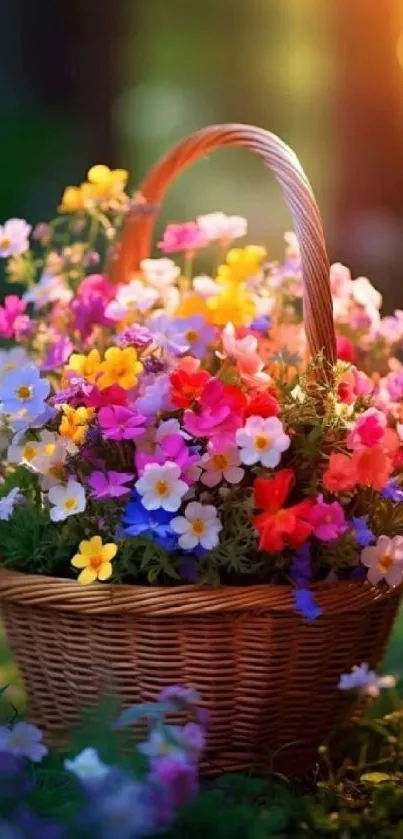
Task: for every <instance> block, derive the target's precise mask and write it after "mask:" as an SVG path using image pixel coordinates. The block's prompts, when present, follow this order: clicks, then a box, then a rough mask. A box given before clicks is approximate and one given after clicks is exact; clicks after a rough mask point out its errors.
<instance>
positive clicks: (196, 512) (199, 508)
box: [185, 501, 203, 521]
mask: <svg viewBox="0 0 403 839" xmlns="http://www.w3.org/2000/svg"><path fill="white" fill-rule="evenodd" d="M185 515H186V518H187V519H188V521H193V519H198V518H201V517H202V515H203V505H202V504H200V501H191V502H190V504H188V505H187V507H186V510H185Z"/></svg>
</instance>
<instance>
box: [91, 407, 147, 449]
mask: <svg viewBox="0 0 403 839" xmlns="http://www.w3.org/2000/svg"><path fill="white" fill-rule="evenodd" d="M145 419H146V418H145V417H144V416H143V415H142V414H138V413H137V412H136V411H132V410H131V409H130V408H125V407H124V406H123V405H112V406H111V407H110V408H101V410H100V412H99V414H98V420H99V424H100V426H101V428H102V433H103V436H104V437H105V439H106V440H134V438H135V437H139V436H140V435H141V434H144V431H145V428H144V423H145Z"/></svg>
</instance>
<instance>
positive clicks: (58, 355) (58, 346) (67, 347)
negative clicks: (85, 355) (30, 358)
mask: <svg viewBox="0 0 403 839" xmlns="http://www.w3.org/2000/svg"><path fill="white" fill-rule="evenodd" d="M73 349H74V347H73V344H72V343H71V341H70V338H67V336H66V335H59V336H58V337H57V338H55V340H54V341H53V342H52V343H51V344H49V346H48V348H47V351H46V355H45V358H44V360H43V362H42V364H41V370H42V373H50V372H51V371H52V370H57V368H58V367H63V365H64V364H66V361H68V359H69V358H70V356H71V353H72V352H73Z"/></svg>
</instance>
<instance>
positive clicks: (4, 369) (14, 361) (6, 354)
mask: <svg viewBox="0 0 403 839" xmlns="http://www.w3.org/2000/svg"><path fill="white" fill-rule="evenodd" d="M26 364H29V357H28V355H27V353H26V352H25V350H23V349H22V348H21V347H14V348H13V349H11V350H0V379H1V377H2V376H4V375H5V374H6V373H10V371H11V370H17V369H18V368H19V367H24V366H25V365H26Z"/></svg>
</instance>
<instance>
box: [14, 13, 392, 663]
mask: <svg viewBox="0 0 403 839" xmlns="http://www.w3.org/2000/svg"><path fill="white" fill-rule="evenodd" d="M402 30H403V0H326V2H324V0H247V2H246V0H203V2H196V0H148V2H145V0H113V2H112V0H97V2H96V3H94V2H93V0H57V2H55V0H13V2H8V3H7V2H3V3H2V4H1V27H0V109H1V128H0V166H1V173H0V223H1V222H2V221H3V220H5V219H6V218H8V217H10V216H13V215H17V216H22V217H25V218H27V219H28V221H29V222H31V223H32V222H37V221H40V220H42V219H46V218H48V217H49V216H51V215H52V214H53V213H54V209H55V207H56V205H57V203H58V199H59V196H60V194H61V192H62V190H63V187H64V186H65V185H66V184H68V183H77V182H80V181H81V180H82V179H84V176H85V173H86V170H87V169H88V167H89V166H90V165H92V164H93V163H99V162H102V163H107V164H108V165H110V166H119V167H126V168H128V169H129V170H130V172H131V183H132V185H133V186H134V185H136V184H138V183H140V182H141V178H142V176H143V175H144V173H145V171H146V169H147V167H148V166H149V165H150V164H152V163H153V161H155V160H156V159H157V158H158V157H159V156H160V155H161V154H162V153H163V152H164V151H165V150H167V149H169V147H170V146H171V145H172V144H174V143H175V142H176V141H177V140H178V139H180V138H181V137H182V136H184V135H186V134H187V133H189V132H192V131H194V130H196V129H198V128H201V127H202V126H204V125H206V124H208V123H215V122H226V121H235V122H249V123H256V124H258V125H261V126H263V127H265V128H267V129H270V130H272V131H275V132H277V133H278V134H280V136H281V137H282V138H283V139H284V140H285V141H286V142H288V143H289V144H290V145H291V146H292V147H293V148H294V149H295V151H296V152H297V154H298V156H299V157H300V159H301V162H302V164H303V165H304V167H305V169H306V171H307V173H308V176H309V178H310V180H311V182H312V184H313V187H314V190H315V192H316V195H317V198H318V200H319V203H320V206H321V208H322V212H323V216H324V221H325V229H326V234H327V239H328V246H329V252H330V256H331V259H332V261H342V262H346V263H347V264H348V265H350V267H351V268H352V270H353V272H354V273H355V274H356V275H359V274H364V275H367V276H369V277H370V279H371V280H372V282H373V283H374V284H375V285H376V286H377V287H378V288H379V289H380V290H381V291H382V293H383V295H384V303H385V309H386V311H388V310H390V309H392V308H393V307H402V308H403V286H402V267H401V266H402V262H403V235H402V228H403V120H402V117H403V37H402ZM217 209H222V210H224V211H227V212H232V213H242V214H244V215H246V216H247V217H248V219H249V222H250V236H251V240H252V241H255V242H257V243H265V244H266V245H267V246H268V248H269V253H270V254H271V255H272V256H273V257H277V256H279V255H280V254H281V252H282V247H283V243H282V234H283V232H284V231H285V230H287V229H289V227H290V219H289V216H288V213H287V210H286V208H285V205H284V202H283V200H282V197H281V195H280V192H279V189H278V188H277V186H276V185H275V183H274V181H273V178H271V177H270V175H269V173H265V172H263V171H262V167H261V165H260V164H259V162H257V161H256V160H254V159H253V158H252V157H251V156H248V155H247V154H246V153H242V152H241V151H224V152H219V153H216V154H215V155H213V156H211V157H208V158H207V159H205V160H204V161H203V162H201V163H199V164H198V165H197V166H196V167H195V168H194V169H192V170H191V171H190V172H188V173H186V175H184V176H183V177H182V178H181V180H180V182H179V183H178V184H177V185H175V186H174V188H173V189H172V190H171V192H170V194H169V196H168V200H167V203H166V206H165V207H164V210H163V215H162V220H161V223H162V222H164V221H166V220H168V219H169V220H171V221H177V220H181V219H183V220H184V219H189V218H193V217H194V216H195V215H196V214H198V213H203V212H210V211H214V210H217ZM400 636H403V621H401V622H400V623H399V626H398V628H397V630H396V634H395V639H394V642H393V643H392V646H391V649H390V654H389V660H388V666H390V668H391V669H392V670H394V671H395V672H399V671H400V670H401V656H400ZM5 666H6V669H7V667H8V665H5ZM7 678H8V676H7Z"/></svg>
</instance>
